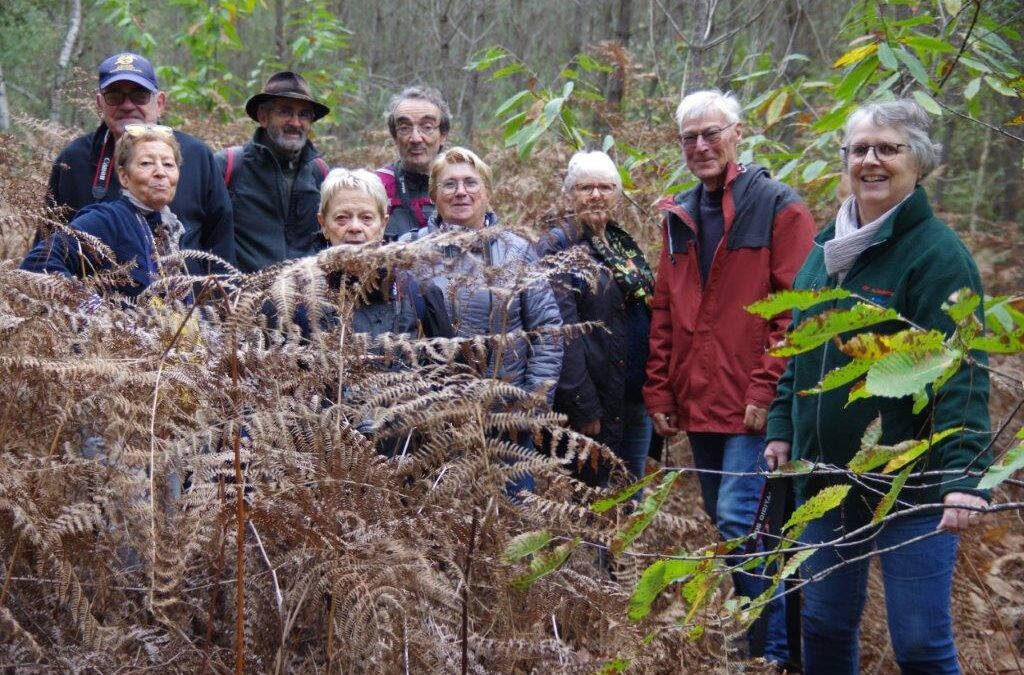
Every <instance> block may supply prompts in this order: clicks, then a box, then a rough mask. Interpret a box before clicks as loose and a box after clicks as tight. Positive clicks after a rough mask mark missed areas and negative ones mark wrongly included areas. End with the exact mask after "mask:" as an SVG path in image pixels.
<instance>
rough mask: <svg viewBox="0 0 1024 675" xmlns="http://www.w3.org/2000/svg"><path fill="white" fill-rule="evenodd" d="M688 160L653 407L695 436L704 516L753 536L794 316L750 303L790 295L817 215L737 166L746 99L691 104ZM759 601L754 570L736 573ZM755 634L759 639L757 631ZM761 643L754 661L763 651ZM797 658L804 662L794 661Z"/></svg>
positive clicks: (671, 237) (662, 292) (664, 300)
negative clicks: (777, 349)
mask: <svg viewBox="0 0 1024 675" xmlns="http://www.w3.org/2000/svg"><path fill="white" fill-rule="evenodd" d="M676 121H677V123H678V125H679V134H680V139H681V141H682V150H683V156H684V158H685V159H686V165H687V167H688V168H689V169H690V171H691V173H693V175H694V176H695V177H696V178H697V179H698V180H699V181H700V182H699V183H698V184H697V185H696V186H694V187H693V188H691V189H690V190H688V191H686V192H683V193H682V194H678V195H674V196H670V197H666V198H664V199H663V200H662V201H661V202H660V203H659V208H660V209H661V210H662V211H663V212H664V221H663V227H664V247H663V248H662V252H661V264H660V265H659V267H658V274H657V277H656V280H655V287H654V298H653V301H652V303H651V340H650V357H649V359H648V361H647V382H646V384H645V385H644V400H645V403H646V405H647V410H648V412H649V413H650V415H651V418H652V419H653V421H654V428H655V430H656V431H657V432H658V433H659V434H661V435H662V436H674V435H676V434H677V433H679V432H680V431H685V432H686V434H687V436H688V438H689V441H690V447H691V448H692V450H693V457H694V465H695V467H696V469H697V470H698V478H699V480H700V486H701V493H702V496H703V498H704V509H705V510H706V511H707V513H708V515H709V516H710V517H711V519H712V521H714V523H715V525H716V527H717V528H718V531H719V534H720V535H721V536H722V538H723V539H735V538H737V537H743V536H745V535H746V534H748V533H749V532H750V531H751V526H752V524H753V523H754V519H755V513H756V511H757V510H758V501H759V496H760V494H761V491H762V488H763V486H764V483H765V478H764V475H763V474H762V475H758V472H759V471H762V469H763V464H764V460H763V458H762V453H763V451H764V446H765V437H764V432H765V421H766V419H767V414H768V407H769V405H771V402H772V400H773V399H774V398H775V386H776V382H777V381H778V379H779V377H780V376H781V375H782V372H783V370H784V369H785V361H784V360H783V359H780V358H776V357H773V356H771V355H769V354H768V349H769V347H771V346H772V345H774V344H775V343H777V342H778V341H779V340H781V338H782V336H783V333H784V331H785V329H786V326H787V324H788V322H789V315H788V314H786V315H779V316H777V317H775V318H773V319H772V320H770V321H765V320H763V319H761V318H759V317H757V316H755V315H753V314H750V313H749V312H747V311H746V310H745V309H744V308H745V307H746V306H747V305H749V304H751V303H753V302H755V301H756V300H760V299H761V298H764V297H765V296H767V295H768V294H769V293H774V292H776V291H781V290H785V289H788V288H790V287H791V286H792V284H793V278H794V276H795V275H796V273H797V270H799V269H800V265H801V264H802V263H803V261H804V258H806V257H807V253H808V251H809V250H810V248H811V244H812V237H813V236H814V234H815V232H816V229H817V228H816V227H815V225H814V219H813V218H812V217H811V214H810V212H809V211H808V209H807V207H806V206H805V205H804V203H803V202H802V201H801V200H800V198H799V197H798V196H797V194H796V192H794V191H793V190H792V189H791V188H790V187H788V186H786V185H783V184H782V183H780V182H778V181H776V180H772V178H771V177H770V176H769V175H768V172H767V171H766V170H765V169H763V168H761V167H759V166H757V165H753V164H748V165H743V164H740V163H739V161H738V156H739V155H738V151H739V144H740V140H741V139H742V138H743V122H742V121H741V120H740V104H739V102H738V101H737V100H736V99H735V98H733V97H732V96H731V95H728V94H722V93H721V92H720V91H717V90H715V91H698V92H694V93H692V94H689V95H687V96H685V97H683V99H682V101H681V102H680V103H679V108H678V109H677V111H676ZM733 581H734V584H735V587H736V594H737V595H742V596H746V597H748V598H756V597H757V596H758V595H760V594H761V592H762V591H763V590H764V588H765V583H764V580H763V579H760V578H758V577H757V576H756V575H755V574H748V573H742V572H741V573H737V574H735V575H734V576H733ZM780 606H781V603H780V602H779V601H778V600H776V601H773V602H771V603H770V604H769V607H768V609H767V611H766V612H765V614H766V616H767V637H766V640H765V645H764V649H763V651H764V654H763V655H764V656H765V657H766V658H767V659H768V660H770V661H775V662H776V663H779V664H782V663H785V662H786V661H787V659H788V656H789V654H788V651H789V650H788V647H787V641H786V632H785V623H784V621H783V617H782V614H783V612H782V611H781V607H780ZM751 637H753V634H752V636H751ZM756 642H760V640H756V641H754V640H752V648H751V650H750V651H751V655H754V656H760V655H761V654H759V653H758V652H760V651H762V650H761V648H760V645H757V644H756ZM794 656H797V655H794Z"/></svg>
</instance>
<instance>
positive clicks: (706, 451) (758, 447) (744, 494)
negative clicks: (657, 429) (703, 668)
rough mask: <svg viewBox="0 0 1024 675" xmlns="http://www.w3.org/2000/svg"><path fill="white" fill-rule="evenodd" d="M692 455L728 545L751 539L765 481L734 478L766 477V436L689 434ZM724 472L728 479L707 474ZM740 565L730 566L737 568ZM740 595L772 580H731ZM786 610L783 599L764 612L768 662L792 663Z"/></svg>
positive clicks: (744, 576)
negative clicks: (758, 472)
mask: <svg viewBox="0 0 1024 675" xmlns="http://www.w3.org/2000/svg"><path fill="white" fill-rule="evenodd" d="M686 435H687V437H688V438H689V439H690V447H691V448H692V449H693V464H694V466H695V467H696V468H697V469H700V470H702V471H701V472H700V473H698V474H697V477H698V479H699V480H700V490H701V493H702V494H703V497H704V510H705V511H706V512H707V514H708V516H710V517H711V520H712V521H714V523H715V526H716V527H717V528H718V533H719V534H720V535H721V536H722V538H723V539H735V538H737V537H742V536H745V535H747V534H749V533H750V528H751V526H753V524H754V516H755V514H756V513H757V505H758V502H759V501H760V499H761V489H762V488H763V487H764V481H765V477H764V476H763V475H761V476H754V475H748V476H734V475H729V474H730V473H737V474H738V473H747V474H750V473H753V472H756V471H759V470H760V471H764V470H765V469H766V468H767V467H766V466H765V463H764V456H763V453H764V445H765V442H764V436H760V435H748V434H735V435H733V434H716V433H701V432H687V434H686ZM704 471H722V472H724V473H722V474H719V473H704ZM739 562H741V561H740V560H730V561H729V563H730V564H733V565H734V564H738V563H739ZM732 581H733V586H735V588H736V594H737V595H744V596H746V597H748V598H756V597H757V596H759V595H760V594H761V593H763V592H764V590H765V588H767V586H768V583H767V580H765V579H762V578H759V577H757V576H755V575H752V574H748V573H746V572H736V573H734V574H733V575H732ZM785 614H786V607H785V603H784V602H783V600H782V598H775V599H774V600H772V601H771V602H770V603H768V607H767V608H766V609H765V611H764V614H763V616H764V617H766V618H767V621H768V632H767V638H766V640H765V653H764V656H765V658H766V659H768V660H769V661H777V662H779V663H783V662H785V661H786V659H787V658H788V657H789V645H788V643H787V642H786V618H785Z"/></svg>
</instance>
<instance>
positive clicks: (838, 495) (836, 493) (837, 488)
mask: <svg viewBox="0 0 1024 675" xmlns="http://www.w3.org/2000/svg"><path fill="white" fill-rule="evenodd" d="M852 487H853V486H852V485H831V486H829V487H827V488H824V489H823V490H821V491H820V492H819V493H818V494H816V495H814V496H813V497H811V498H810V499H808V500H807V501H806V502H804V503H803V504H801V505H800V506H798V507H797V509H796V510H795V511H793V515H792V516H790V517H789V520H787V521H786V524H785V525H783V526H782V530H783V531H784V532H788V531H789V530H791V529H793V528H794V527H796V526H798V525H806V524H807V523H809V522H811V521H812V520H814V519H815V518H820V517H821V516H823V515H825V514H826V513H828V512H829V511H831V510H832V509H834V508H835V507H837V506H839V504H840V503H841V502H842V501H843V500H844V499H846V495H847V494H848V493H849V492H850V488H852Z"/></svg>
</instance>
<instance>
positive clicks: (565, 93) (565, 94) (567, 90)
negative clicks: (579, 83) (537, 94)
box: [562, 81, 576, 99]
mask: <svg viewBox="0 0 1024 675" xmlns="http://www.w3.org/2000/svg"><path fill="white" fill-rule="evenodd" d="M575 87H576V83H575V82H572V81H569V82H566V83H565V86H564V87H562V98H563V99H566V98H569V95H570V94H571V93H572V90H573V89H574V88H575Z"/></svg>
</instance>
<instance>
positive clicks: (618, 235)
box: [539, 151, 654, 484]
mask: <svg viewBox="0 0 1024 675" xmlns="http://www.w3.org/2000/svg"><path fill="white" fill-rule="evenodd" d="M563 191H564V194H565V196H566V198H567V199H568V202H569V205H570V206H571V208H572V213H571V214H570V215H569V216H568V217H566V218H565V219H564V220H563V221H562V222H561V223H560V224H559V225H558V226H556V227H555V228H553V229H552V231H551V232H549V233H547V235H545V236H544V237H543V238H542V239H541V242H540V244H539V249H540V253H541V255H549V254H551V253H554V252H557V251H559V250H563V249H565V248H568V247H570V246H576V245H579V246H582V247H583V250H584V251H586V253H587V254H588V255H589V256H590V257H591V259H592V260H593V263H594V267H595V268H596V270H597V278H596V279H595V280H592V283H587V281H586V280H584V279H583V278H582V275H579V274H575V273H573V274H566V275H564V276H563V277H562V278H561V279H560V282H559V283H556V284H555V295H556V297H557V299H558V305H559V310H560V311H561V314H562V322H563V323H565V324H567V325H568V324H575V323H581V322H587V321H592V322H599V323H601V324H602V326H601V327H598V328H595V329H594V330H592V331H590V332H588V333H587V334H585V335H583V336H582V337H580V338H578V339H575V340H570V341H567V344H566V348H565V357H564V360H563V364H562V373H561V376H560V378H559V381H558V388H557V390H556V393H555V409H556V410H557V411H559V412H563V413H565V414H566V415H568V417H569V423H570V424H571V425H572V426H573V428H575V429H576V430H578V431H580V432H582V433H585V434H587V435H588V436H591V437H593V438H594V439H596V440H598V441H600V442H602V443H604V444H605V445H607V446H608V447H610V448H611V449H612V450H614V451H615V453H616V455H618V456H619V457H620V458H621V459H622V460H623V462H625V464H626V467H627V468H628V469H629V472H630V474H631V475H632V478H634V479H637V478H641V477H642V476H643V475H644V467H645V465H646V463H647V452H648V449H649V447H650V443H651V419H650V417H648V416H647V412H646V411H645V409H644V403H643V397H642V395H641V390H642V388H643V384H644V379H645V371H644V367H645V364H646V362H647V353H648V337H649V335H650V326H651V311H650V299H651V295H652V294H653V291H654V275H653V273H652V272H651V268H650V266H649V265H648V264H647V261H646V259H645V258H644V255H643V253H642V252H641V251H640V248H639V246H637V244H636V242H635V241H634V240H633V238H632V237H631V236H630V235H629V234H628V233H627V232H626V231H625V230H623V229H622V228H621V227H620V226H619V225H618V224H617V223H616V222H615V220H614V219H613V213H614V210H615V207H616V204H617V203H618V201H619V198H620V196H621V195H622V180H621V178H620V177H619V172H618V170H617V169H616V167H615V164H614V162H612V160H611V158H610V157H608V155H606V154H605V153H603V152H599V151H595V152H578V153H576V154H575V155H573V157H572V159H571V160H570V161H569V168H568V171H567V173H566V177H565V183H564V186H563ZM581 477H582V478H583V480H585V481H586V482H588V483H590V484H604V483H606V482H607V479H608V468H607V467H600V468H598V469H597V470H595V469H594V468H593V466H592V465H589V464H588V465H587V466H585V467H583V469H582V471H581Z"/></svg>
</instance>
